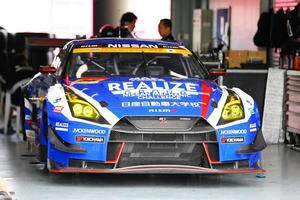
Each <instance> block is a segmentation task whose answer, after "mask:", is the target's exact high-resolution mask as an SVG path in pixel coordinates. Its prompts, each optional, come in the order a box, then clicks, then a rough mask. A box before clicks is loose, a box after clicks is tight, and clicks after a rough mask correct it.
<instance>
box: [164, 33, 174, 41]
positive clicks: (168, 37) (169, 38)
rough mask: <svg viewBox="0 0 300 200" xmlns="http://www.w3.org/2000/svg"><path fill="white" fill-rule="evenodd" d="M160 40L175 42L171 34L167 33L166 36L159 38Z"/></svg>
mask: <svg viewBox="0 0 300 200" xmlns="http://www.w3.org/2000/svg"><path fill="white" fill-rule="evenodd" d="M161 40H164V41H169V42H176V40H175V39H174V37H173V35H172V34H169V35H168V36H166V37H163V38H161Z"/></svg>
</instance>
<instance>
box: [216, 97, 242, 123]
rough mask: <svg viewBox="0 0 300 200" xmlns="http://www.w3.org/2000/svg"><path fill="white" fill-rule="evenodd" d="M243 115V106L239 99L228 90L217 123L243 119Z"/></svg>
mask: <svg viewBox="0 0 300 200" xmlns="http://www.w3.org/2000/svg"><path fill="white" fill-rule="evenodd" d="M244 117H245V114H244V107H243V104H242V101H241V99H240V98H239V97H238V96H237V95H236V94H235V93H233V92H230V93H229V95H228V97H227V100H226V103H225V105H224V108H223V110H222V114H221V119H220V121H219V124H224V123H228V122H232V121H235V120H239V119H243V118H244Z"/></svg>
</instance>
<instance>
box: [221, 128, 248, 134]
mask: <svg viewBox="0 0 300 200" xmlns="http://www.w3.org/2000/svg"><path fill="white" fill-rule="evenodd" d="M246 133H247V130H246V129H232V130H221V134H246Z"/></svg>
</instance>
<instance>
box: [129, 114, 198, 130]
mask: <svg viewBox="0 0 300 200" xmlns="http://www.w3.org/2000/svg"><path fill="white" fill-rule="evenodd" d="M126 119H127V120H128V122H130V123H131V124H132V125H133V126H134V127H135V128H136V129H137V130H139V131H167V132H168V131H189V130H191V129H192V128H193V127H194V126H195V124H196V123H197V121H198V120H199V119H200V118H197V117H126Z"/></svg>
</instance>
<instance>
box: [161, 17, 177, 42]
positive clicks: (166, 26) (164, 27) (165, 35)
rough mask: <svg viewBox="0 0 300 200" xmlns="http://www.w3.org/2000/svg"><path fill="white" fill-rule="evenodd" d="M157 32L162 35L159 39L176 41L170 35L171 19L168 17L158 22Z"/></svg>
mask: <svg viewBox="0 0 300 200" xmlns="http://www.w3.org/2000/svg"><path fill="white" fill-rule="evenodd" d="M158 32H159V35H160V36H161V37H162V38H161V40H164V41H170V42H176V40H175V39H174V37H173V35H172V21H171V20H170V19H162V20H160V22H159V24H158Z"/></svg>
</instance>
